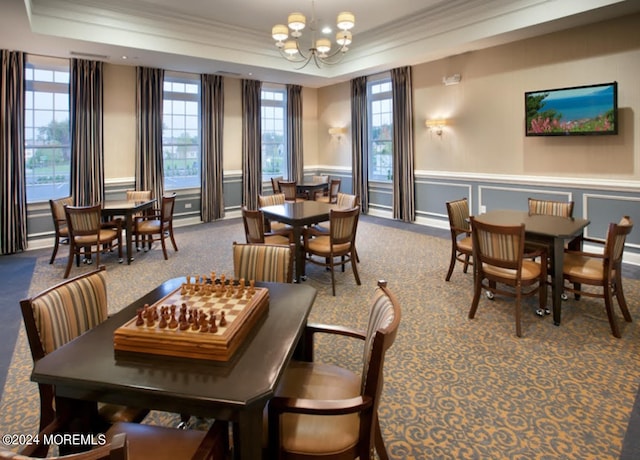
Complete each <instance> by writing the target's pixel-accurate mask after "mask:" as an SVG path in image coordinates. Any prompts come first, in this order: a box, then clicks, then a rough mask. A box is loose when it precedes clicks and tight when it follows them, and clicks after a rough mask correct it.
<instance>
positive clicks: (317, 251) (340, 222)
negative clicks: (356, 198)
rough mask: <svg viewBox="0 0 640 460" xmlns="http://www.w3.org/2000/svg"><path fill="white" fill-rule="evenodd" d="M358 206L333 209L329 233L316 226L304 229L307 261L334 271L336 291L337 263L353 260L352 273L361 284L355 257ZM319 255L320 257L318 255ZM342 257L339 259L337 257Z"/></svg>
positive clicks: (333, 282) (332, 285) (332, 274)
mask: <svg viewBox="0 0 640 460" xmlns="http://www.w3.org/2000/svg"><path fill="white" fill-rule="evenodd" d="M359 216H360V209H359V208H351V209H344V210H338V209H332V210H331V212H330V214H329V233H328V234H327V233H325V232H323V231H319V230H317V229H315V228H313V227H311V228H307V229H305V231H304V232H303V241H304V252H305V255H306V260H307V262H310V263H312V264H316V265H321V266H323V267H327V268H328V269H329V270H330V271H331V287H332V291H333V295H334V296H335V295H336V281H335V274H334V272H335V267H336V265H338V266H342V271H343V272H344V269H345V265H346V264H348V263H351V268H352V270H353V276H354V277H355V279H356V283H357V284H358V285H360V276H359V275H358V267H357V264H356V263H352V261H355V260H357V255H356V243H355V241H356V230H357V228H358V217H359ZM316 257H318V258H319V259H317V258H316ZM337 257H339V258H340V259H339V260H338V261H336V258H337Z"/></svg>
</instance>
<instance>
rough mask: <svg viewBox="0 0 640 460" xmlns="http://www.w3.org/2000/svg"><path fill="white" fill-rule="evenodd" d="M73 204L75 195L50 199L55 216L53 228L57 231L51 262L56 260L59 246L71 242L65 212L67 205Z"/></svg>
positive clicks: (52, 214) (52, 215) (52, 212)
mask: <svg viewBox="0 0 640 460" xmlns="http://www.w3.org/2000/svg"><path fill="white" fill-rule="evenodd" d="M71 205H73V197H70V196H67V197H65V198H59V199H57V200H49V207H50V208H51V217H52V218H53V230H54V232H55V235H54V238H55V239H54V240H53V253H52V254H51V259H50V260H49V263H50V264H52V263H53V261H54V260H56V254H57V253H58V247H59V246H60V243H62V244H69V227H67V216H66V215H65V213H64V207H65V206H71Z"/></svg>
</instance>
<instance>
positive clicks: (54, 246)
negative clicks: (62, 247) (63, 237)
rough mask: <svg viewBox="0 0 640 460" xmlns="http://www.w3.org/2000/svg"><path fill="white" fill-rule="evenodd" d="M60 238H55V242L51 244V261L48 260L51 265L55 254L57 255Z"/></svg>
mask: <svg viewBox="0 0 640 460" xmlns="http://www.w3.org/2000/svg"><path fill="white" fill-rule="evenodd" d="M59 240H60V238H58V237H57V236H56V237H55V242H54V243H53V254H51V259H50V260H49V264H52V263H53V261H54V260H56V254H57V253H58V245H59V244H60V241H59Z"/></svg>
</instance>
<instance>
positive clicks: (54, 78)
mask: <svg viewBox="0 0 640 460" xmlns="http://www.w3.org/2000/svg"><path fill="white" fill-rule="evenodd" d="M24 112H25V136H24V138H25V170H26V179H27V202H29V203H33V202H38V201H47V200H49V199H51V198H61V197H63V196H68V195H69V194H70V193H71V185H70V179H69V177H70V172H71V133H70V126H69V61H67V60H66V59H54V58H42V57H32V56H29V57H28V58H27V63H26V69H25V111H24Z"/></svg>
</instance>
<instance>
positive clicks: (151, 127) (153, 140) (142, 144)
mask: <svg viewBox="0 0 640 460" xmlns="http://www.w3.org/2000/svg"><path fill="white" fill-rule="evenodd" d="M163 84H164V70H163V69H151V68H147V67H138V68H137V87H136V110H137V121H138V124H137V130H136V190H151V195H152V197H153V198H155V199H156V203H157V204H158V206H159V205H160V201H161V200H162V195H163V194H164V183H163V164H162V103H163V93H162V91H163Z"/></svg>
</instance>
